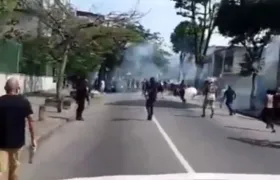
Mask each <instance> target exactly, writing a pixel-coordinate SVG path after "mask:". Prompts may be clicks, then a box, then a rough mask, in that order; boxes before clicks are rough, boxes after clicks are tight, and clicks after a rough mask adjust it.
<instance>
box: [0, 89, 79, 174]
mask: <svg viewBox="0 0 280 180" xmlns="http://www.w3.org/2000/svg"><path fill="white" fill-rule="evenodd" d="M67 93H68V94H69V92H68V91H67V90H64V91H63V94H65V95H68V94H67ZM42 94H44V95H42ZM25 96H26V97H27V99H28V100H29V101H30V103H31V105H32V109H33V117H34V120H35V122H34V130H35V138H36V139H37V143H38V146H39V147H40V143H41V142H42V141H43V140H46V139H47V138H48V137H50V136H51V135H52V134H53V132H55V131H56V130H58V129H59V128H60V127H62V126H63V125H65V124H66V123H67V122H69V120H71V119H73V118H74V115H75V108H76V104H75V103H72V105H71V106H70V108H69V109H67V110H62V112H61V113H57V111H56V108H55V107H49V106H46V112H45V120H44V121H38V116H39V106H40V105H43V104H45V99H46V97H51V96H55V90H50V91H45V92H43V93H32V94H27V95H25ZM29 145H30V134H29V130H28V127H27V126H26V145H25V147H24V149H23V153H22V160H23V161H24V162H25V159H26V158H27V157H28V151H27V147H28V146H29ZM0 179H1V173H0Z"/></svg>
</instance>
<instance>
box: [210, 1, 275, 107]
mask: <svg viewBox="0 0 280 180" xmlns="http://www.w3.org/2000/svg"><path fill="white" fill-rule="evenodd" d="M279 8H280V2H279V1H250V2H249V1H242V2H241V3H240V2H237V1H232V0H223V1H222V3H221V6H220V8H219V11H218V13H217V17H216V20H215V25H217V26H218V28H219V31H220V33H221V34H223V35H225V36H228V37H231V38H232V41H231V44H240V45H242V46H243V47H244V48H245V49H246V55H245V57H244V61H243V62H242V63H240V66H241V72H240V74H241V75H242V76H251V77H252V88H251V93H250V108H251V109H255V103H254V102H255V101H254V100H255V98H256V97H255V86H256V85H255V84H256V78H257V76H258V74H259V72H260V71H261V70H262V68H263V66H264V59H262V53H263V50H264V48H265V46H266V45H267V44H268V43H269V42H270V40H271V38H272V37H273V36H274V35H276V34H279V31H278V30H279V27H280V23H278V21H275V19H277V18H278V17H279V13H278V11H279Z"/></svg>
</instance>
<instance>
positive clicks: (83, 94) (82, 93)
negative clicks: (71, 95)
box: [76, 79, 90, 121]
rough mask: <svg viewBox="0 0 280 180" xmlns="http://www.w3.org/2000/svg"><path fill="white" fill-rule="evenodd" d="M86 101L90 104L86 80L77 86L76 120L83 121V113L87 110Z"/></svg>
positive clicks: (82, 80) (81, 80) (80, 81)
mask: <svg viewBox="0 0 280 180" xmlns="http://www.w3.org/2000/svg"><path fill="white" fill-rule="evenodd" d="M85 100H87V102H88V103H89V102H90V101H89V95H88V90H87V82H86V80H85V79H80V80H79V82H78V84H77V92H76V101H77V105H78V107H77V111H76V120H78V121H83V120H84V118H83V116H82V115H83V111H84V109H85Z"/></svg>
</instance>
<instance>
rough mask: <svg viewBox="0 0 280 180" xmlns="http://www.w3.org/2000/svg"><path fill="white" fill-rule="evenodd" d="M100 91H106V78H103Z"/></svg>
mask: <svg viewBox="0 0 280 180" xmlns="http://www.w3.org/2000/svg"><path fill="white" fill-rule="evenodd" d="M100 91H101V93H104V91H105V81H104V80H101V85H100Z"/></svg>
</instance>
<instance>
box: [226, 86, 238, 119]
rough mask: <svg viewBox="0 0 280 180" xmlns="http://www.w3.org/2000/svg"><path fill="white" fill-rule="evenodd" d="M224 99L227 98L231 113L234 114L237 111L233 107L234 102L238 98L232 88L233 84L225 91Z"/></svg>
mask: <svg viewBox="0 0 280 180" xmlns="http://www.w3.org/2000/svg"><path fill="white" fill-rule="evenodd" d="M223 99H226V106H227V108H228V111H229V115H230V116H232V115H233V114H234V113H235V111H234V110H233V109H232V103H233V101H234V100H235V99H236V93H235V91H234V90H233V89H232V88H231V86H228V88H227V90H226V91H225V93H224V97H223Z"/></svg>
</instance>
